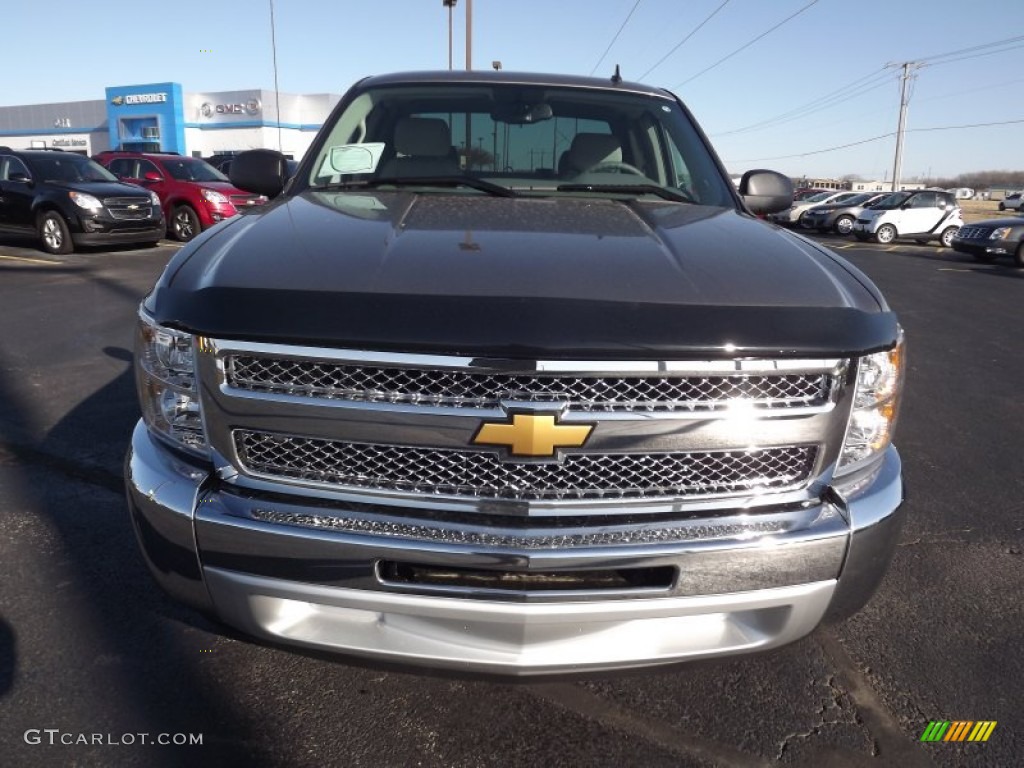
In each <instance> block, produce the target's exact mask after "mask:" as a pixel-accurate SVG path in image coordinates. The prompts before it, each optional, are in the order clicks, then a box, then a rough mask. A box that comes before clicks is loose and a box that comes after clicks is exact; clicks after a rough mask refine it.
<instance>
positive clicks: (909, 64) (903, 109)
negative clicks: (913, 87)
mask: <svg viewBox="0 0 1024 768" xmlns="http://www.w3.org/2000/svg"><path fill="white" fill-rule="evenodd" d="M890 66H895V65H890ZM902 66H903V75H902V76H901V78H900V79H901V80H902V83H901V85H900V120H899V125H898V126H897V128H896V159H895V161H894V162H893V165H892V191H893V192H899V189H900V172H901V171H902V170H903V167H902V166H903V134H904V132H905V131H906V128H907V102H908V101H909V97H908V95H907V91H908V90H909V88H910V77H911V75H910V70H911V68H916V67H918V66H920V65H919V64H918V63H917V62H914V61H905V62H903V65H902Z"/></svg>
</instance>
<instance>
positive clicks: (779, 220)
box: [768, 189, 860, 227]
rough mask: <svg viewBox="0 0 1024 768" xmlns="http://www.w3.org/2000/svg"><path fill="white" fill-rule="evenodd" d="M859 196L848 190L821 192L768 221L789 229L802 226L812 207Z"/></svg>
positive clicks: (769, 218)
mask: <svg viewBox="0 0 1024 768" xmlns="http://www.w3.org/2000/svg"><path fill="white" fill-rule="evenodd" d="M858 194H860V193H858V192H850V191H848V190H836V189H828V190H825V191H824V192H819V193H818V194H816V195H811V196H810V197H807V198H804V199H803V200H800V201H798V202H794V203H793V205H791V206H790V207H789V208H787V209H786V210H784V211H780V212H779V213H774V214H771V215H769V216H768V220H769V221H772V222H775V223H776V224H781V225H783V226H788V227H793V226H797V225H801V226H802V222H801V221H800V218H801V217H802V216H803V215H804V213H805V212H806V211H807V210H809V209H810V208H811V207H813V206H815V205H823V204H825V203H832V202H842V201H844V200H849V199H850V198H852V197H856V196H857V195H858Z"/></svg>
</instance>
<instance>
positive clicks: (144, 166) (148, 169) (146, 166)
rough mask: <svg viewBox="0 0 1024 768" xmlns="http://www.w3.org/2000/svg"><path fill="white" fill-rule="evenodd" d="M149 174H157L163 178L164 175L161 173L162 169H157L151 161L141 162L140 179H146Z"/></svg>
mask: <svg viewBox="0 0 1024 768" xmlns="http://www.w3.org/2000/svg"><path fill="white" fill-rule="evenodd" d="M147 173H155V174H158V175H160V176H163V174H162V173H160V169H159V168H157V167H156V165H155V164H153V163H152V162H150V161H149V160H139V175H138V178H140V179H144V178H146V174H147Z"/></svg>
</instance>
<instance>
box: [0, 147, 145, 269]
mask: <svg viewBox="0 0 1024 768" xmlns="http://www.w3.org/2000/svg"><path fill="white" fill-rule="evenodd" d="M0 230H2V231H4V232H12V233H25V232H29V233H30V232H35V233H36V234H37V235H38V236H39V243H40V247H41V248H42V250H44V251H46V252H47V253H55V254H57V253H71V251H73V250H74V248H75V246H78V245H111V244H114V243H118V244H120V243H140V244H143V245H154V244H155V243H157V242H158V241H159V240H160V239H161V238H162V237H163V236H164V218H163V212H162V211H161V208H160V198H159V197H158V196H157V195H155V194H153V193H152V192H147V191H146V190H144V189H140V188H139V187H137V186H135V185H133V184H123V183H121V182H119V181H118V180H117V177H116V176H114V175H113V174H111V173H110V172H109V171H107V170H106V169H105V168H103V167H102V166H100V165H98V164H97V163H94V162H93V161H92V160H90V159H89V158H87V157H83V156H82V155H78V154H75V153H73V152H62V151H61V150H59V149H49V150H35V149H27V150H20V149H11V148H10V147H0Z"/></svg>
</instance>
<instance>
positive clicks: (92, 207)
mask: <svg viewBox="0 0 1024 768" xmlns="http://www.w3.org/2000/svg"><path fill="white" fill-rule="evenodd" d="M68 196H69V197H70V198H71V202H73V203H74V204H75V205H77V206H78V207H79V208H85V210H87V211H93V212H95V211H101V210H103V203H101V202H100V201H99V200H98V199H97V198H95V197H93V196H92V195H87V194H85V192H68Z"/></svg>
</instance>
